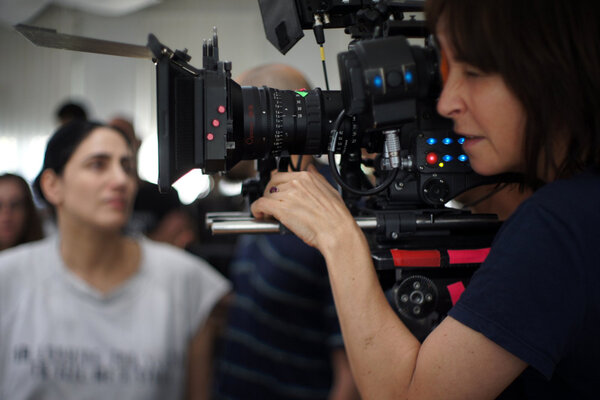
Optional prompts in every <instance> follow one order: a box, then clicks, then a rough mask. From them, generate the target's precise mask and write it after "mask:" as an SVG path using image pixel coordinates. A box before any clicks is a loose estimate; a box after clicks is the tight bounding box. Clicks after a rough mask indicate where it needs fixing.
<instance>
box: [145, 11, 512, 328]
mask: <svg viewBox="0 0 600 400" xmlns="http://www.w3.org/2000/svg"><path fill="white" fill-rule="evenodd" d="M259 5H260V7H261V12H262V15H263V22H264V25H265V32H266V36H267V38H268V39H269V40H270V41H271V42H272V43H273V44H274V45H275V46H276V47H277V48H278V49H279V50H280V51H281V52H282V53H285V52H287V51H288V50H289V49H290V48H291V47H292V46H293V45H294V43H295V42H297V41H298V40H299V39H300V38H301V37H302V36H303V32H302V31H303V30H304V29H312V30H314V32H315V37H316V39H317V42H318V43H319V44H321V45H322V44H323V42H324V35H323V29H324V28H345V30H346V32H347V33H348V34H350V35H351V37H352V39H353V40H352V42H351V44H350V46H349V48H348V51H346V52H343V53H340V54H339V55H338V67H339V72H340V80H341V88H342V89H341V91H329V90H322V89H319V88H317V89H314V90H311V91H304V90H298V91H289V90H277V89H273V88H269V87H240V86H239V85H238V84H237V83H236V82H234V81H233V80H232V79H231V68H232V67H231V63H228V62H224V61H220V60H219V56H218V38H217V35H216V33H215V34H214V36H213V38H212V39H211V40H209V41H205V43H204V46H203V63H202V68H196V67H194V66H192V65H191V64H190V63H189V62H190V59H191V57H190V56H189V55H188V54H187V52H186V51H179V50H175V51H173V50H171V49H169V48H168V47H166V46H165V45H163V44H161V43H160V42H159V41H158V39H157V38H156V37H154V36H153V35H150V36H149V41H148V47H149V48H150V50H151V51H152V53H153V55H154V58H155V63H156V66H157V96H158V101H157V108H158V139H159V186H160V188H161V190H167V189H168V188H169V186H170V185H171V184H172V183H173V182H174V181H175V180H177V179H178V178H179V177H181V176H182V175H183V174H185V173H186V172H188V171H189V170H190V169H193V168H201V169H202V170H203V171H204V172H205V173H208V174H214V173H220V172H225V171H228V170H229V169H231V168H232V167H233V166H234V165H236V163H238V162H239V161H240V160H256V162H257V166H258V168H257V169H258V171H259V176H258V178H257V179H255V180H253V181H250V182H246V183H245V184H244V193H245V194H246V195H247V196H248V198H249V199H250V200H253V199H255V198H256V197H257V196H260V195H261V193H262V192H263V189H264V185H265V184H266V182H267V181H268V177H269V173H270V171H271V170H273V169H275V168H279V169H280V170H288V168H289V167H291V168H292V169H293V168H294V165H290V161H289V160H290V155H293V154H297V155H327V156H328V157H329V164H330V168H331V171H332V175H333V177H334V178H335V180H336V181H337V182H338V184H339V186H340V187H341V192H342V195H343V197H344V199H345V201H346V204H347V206H348V208H349V209H350V210H351V212H352V213H353V215H355V218H356V220H357V223H358V224H359V225H360V226H361V227H362V228H363V229H364V231H365V234H366V235H367V237H368V239H369V241H370V244H371V251H372V258H373V261H374V265H375V268H376V269H377V272H378V275H379V277H380V281H381V284H382V287H383V288H384V290H385V291H386V293H387V295H388V299H389V301H390V303H391V304H392V305H393V306H394V308H395V310H396V311H397V313H398V315H399V316H400V317H401V318H402V319H403V320H404V322H405V323H406V324H407V325H408V326H409V328H410V329H411V330H412V331H413V333H414V334H415V335H416V336H417V337H418V338H420V339H423V338H424V337H425V336H426V335H427V334H428V333H429V332H430V330H431V329H432V328H433V327H434V326H435V325H436V324H437V323H438V322H439V321H440V320H441V319H442V317H443V316H444V315H445V313H446V312H447V310H448V309H449V308H450V307H451V306H452V304H453V302H454V301H455V300H456V298H457V297H458V296H459V295H460V292H461V290H462V289H463V288H464V286H465V285H466V284H468V280H469V278H470V276H471V275H472V273H473V272H474V270H475V269H476V268H477V267H478V266H479V264H480V263H481V262H482V261H483V260H484V259H485V256H486V255H487V248H488V247H489V244H490V243H491V240H492V238H493V236H494V234H495V232H496V230H497V228H498V226H499V222H498V221H497V218H496V217H495V216H494V215H474V214H471V213H470V212H469V211H465V210H461V209H454V208H450V207H447V206H446V203H447V202H448V201H449V200H451V199H453V198H454V197H455V196H457V195H458V194H460V193H461V192H463V191H465V190H467V189H470V188H472V187H475V186H477V185H480V184H483V183H489V182H491V181H490V179H488V178H485V179H484V178H483V177H481V176H478V175H477V174H475V173H474V172H473V171H472V169H471V168H470V166H469V160H468V157H467V156H466V155H465V154H464V153H463V152H462V148H461V143H462V140H464V139H462V138H461V137H459V136H457V135H456V134H454V133H453V132H452V125H451V122H450V121H449V120H447V119H444V118H442V117H441V116H439V115H438V114H437V113H436V110H435V105H436V99H437V97H438V96H439V93H440V91H441V78H440V73H439V60H440V57H439V54H438V51H437V49H436V47H435V44H434V43H433V41H432V40H431V39H430V38H429V36H428V33H427V31H426V29H425V27H424V24H423V22H422V21H416V20H413V19H409V20H405V18H404V15H405V13H406V12H410V11H417V10H421V9H422V2H421V1H383V0H382V1H375V0H371V1H368V0H363V1H358V0H356V1H352V0H345V1H340V0H329V1H324V0H323V1H317V0H314V1H309V0H307V1H301V0H285V1H283V0H275V1H274V0H259ZM408 37H420V38H424V39H425V46H415V45H410V44H409V42H408V39H407V38H408ZM363 151H366V152H368V153H376V154H377V157H376V158H375V159H374V160H373V159H363V157H362V153H363ZM336 155H338V158H339V166H338V165H337V164H338V163H336V160H335V156H336ZM363 165H369V166H372V167H373V168H374V170H375V172H374V175H375V177H376V179H375V183H372V181H370V180H369V179H367V177H366V176H365V174H364V173H363V169H362V167H363ZM493 179H494V180H495V181H496V182H498V181H502V180H503V179H501V178H493ZM207 223H208V224H209V225H210V226H211V228H212V230H213V232H214V233H240V232H269V231H274V230H279V229H280V227H279V226H278V225H277V224H273V223H269V222H266V223H265V222H258V221H254V220H252V218H251V217H250V216H248V215H239V214H213V215H209V216H208V218H207Z"/></svg>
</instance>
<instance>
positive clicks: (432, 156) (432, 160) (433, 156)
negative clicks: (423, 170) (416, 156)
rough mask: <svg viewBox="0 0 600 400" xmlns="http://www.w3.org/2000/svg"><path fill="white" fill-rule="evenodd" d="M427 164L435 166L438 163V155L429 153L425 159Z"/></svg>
mask: <svg viewBox="0 0 600 400" xmlns="http://www.w3.org/2000/svg"><path fill="white" fill-rule="evenodd" d="M425 160H426V161H427V164H432V165H433V164H435V163H436V162H437V161H438V155H437V154H436V153H429V154H427V157H426V158H425Z"/></svg>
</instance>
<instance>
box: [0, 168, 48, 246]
mask: <svg viewBox="0 0 600 400" xmlns="http://www.w3.org/2000/svg"><path fill="white" fill-rule="evenodd" d="M43 236H44V234H43V231H42V222H41V219H40V216H39V214H38V212H37V210H36V208H35V204H33V198H32V196H31V190H30V189H29V185H28V184H27V182H26V181H25V179H23V178H21V177H20V176H19V175H15V174H3V175H0V250H5V249H8V248H9V247H14V246H18V245H20V244H23V243H27V242H33V241H35V240H39V239H41V238H42V237H43Z"/></svg>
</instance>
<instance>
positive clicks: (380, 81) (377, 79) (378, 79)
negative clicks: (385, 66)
mask: <svg viewBox="0 0 600 400" xmlns="http://www.w3.org/2000/svg"><path fill="white" fill-rule="evenodd" d="M373 84H374V85H375V87H378V88H380V87H382V86H383V79H381V76H379V75H377V76H376V77H375V78H373Z"/></svg>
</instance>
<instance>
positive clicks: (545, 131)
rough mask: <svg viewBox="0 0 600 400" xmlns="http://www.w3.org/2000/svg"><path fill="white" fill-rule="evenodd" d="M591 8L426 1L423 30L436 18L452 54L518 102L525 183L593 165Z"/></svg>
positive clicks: (597, 107) (598, 83)
mask: <svg viewBox="0 0 600 400" xmlns="http://www.w3.org/2000/svg"><path fill="white" fill-rule="evenodd" d="M599 10H600V7H596V6H590V3H589V2H587V1H584V0H527V1H523V0H428V1H427V3H426V8H425V12H426V18H427V21H428V24H429V27H430V29H431V31H432V32H435V29H436V28H437V27H438V23H439V22H440V21H441V20H443V22H444V23H445V24H446V25H445V26H446V27H447V31H446V33H447V34H448V39H449V43H450V46H451V47H452V50H453V53H454V54H455V56H456V58H457V59H458V60H459V61H462V62H465V63H467V64H470V65H473V66H475V67H477V68H479V69H480V70H482V71H484V72H488V73H498V74H499V75H500V76H501V77H502V78H503V80H504V82H505V83H506V85H507V86H508V88H509V89H510V90H511V91H512V92H513V93H514V94H515V96H516V97H517V98H518V99H519V101H520V102H521V104H522V105H523V108H524V110H525V113H526V117H527V122H526V127H525V138H524V154H523V157H524V160H525V163H526V164H525V171H524V173H525V183H526V184H528V185H530V186H533V187H536V186H539V180H538V177H540V176H547V173H548V172H549V171H551V170H554V171H556V178H564V177H568V176H571V175H573V174H574V173H577V172H579V171H582V170H583V169H585V168H588V167H592V166H595V167H598V166H600V47H599V46H598V43H597V41H598V38H600V24H599V23H598V21H600V12H599ZM563 139H565V141H562V140H563ZM559 145H560V146H562V145H565V146H566V148H565V149H564V152H565V157H564V159H562V160H558V161H557V160H554V159H553V158H552V157H553V155H554V154H556V152H557V150H558V148H557V146H559ZM545 155H548V156H547V157H545Z"/></svg>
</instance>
